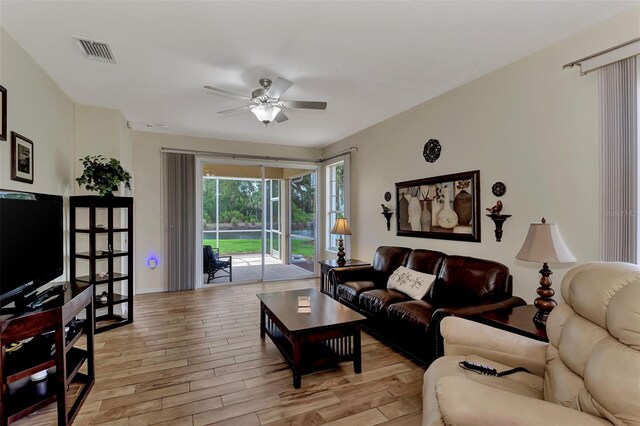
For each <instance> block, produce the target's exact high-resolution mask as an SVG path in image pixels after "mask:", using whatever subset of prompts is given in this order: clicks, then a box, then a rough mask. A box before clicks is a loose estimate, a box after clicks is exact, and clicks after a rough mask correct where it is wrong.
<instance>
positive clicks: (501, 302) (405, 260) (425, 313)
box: [329, 246, 526, 365]
mask: <svg viewBox="0 0 640 426" xmlns="http://www.w3.org/2000/svg"><path fill="white" fill-rule="evenodd" d="M400 266H405V267H407V268H409V269H413V270H415V271H419V272H424V273H428V274H431V275H435V276H436V277H437V278H436V280H435V281H434V283H433V284H432V285H431V287H430V288H429V290H428V291H427V294H426V295H425V296H424V297H423V298H422V300H413V299H411V298H410V297H409V296H407V295H406V294H404V293H401V292H399V291H396V290H393V289H387V281H388V280H389V276H390V275H391V274H392V273H393V272H394V271H395V270H396V269H398V268H399V267H400ZM329 279H330V280H331V281H332V288H333V289H334V292H335V293H334V295H333V296H334V298H335V299H337V300H338V301H340V302H341V303H343V304H345V305H347V306H349V307H351V308H353V309H355V310H357V311H358V312H360V313H362V314H363V315H365V316H366V317H367V319H368V320H367V323H366V325H365V327H366V328H367V329H368V330H370V331H372V332H373V333H374V334H376V335H378V336H379V337H381V338H383V339H384V340H386V341H388V342H389V343H391V344H393V345H394V346H397V347H398V348H399V349H401V350H402V351H404V352H406V353H408V354H409V355H411V356H413V357H415V358H417V359H418V360H419V361H421V362H423V363H425V364H426V365H428V364H430V363H431V362H432V361H433V360H434V359H435V358H436V357H438V356H440V355H442V353H441V352H442V350H441V347H440V345H439V339H441V338H440V336H439V333H438V326H439V322H440V320H441V319H442V318H444V317H446V316H451V315H455V316H462V317H469V316H472V315H477V314H480V313H483V312H487V311H491V310H495V309H503V308H507V307H513V306H521V305H525V304H526V302H525V301H524V300H523V299H521V298H519V297H512V295H511V293H512V278H511V275H509V268H507V267H506V266H505V265H503V264H501V263H498V262H493V261H490V260H483V259H476V258H472V257H463V256H448V255H446V254H444V253H441V252H438V251H432V250H423V249H415V250H412V249H410V248H406V247H390V246H382V247H379V248H378V249H377V250H376V253H375V255H374V258H373V264H372V265H371V266H358V267H348V268H335V269H333V270H332V271H331V272H330V273H329ZM440 341H441V340H440Z"/></svg>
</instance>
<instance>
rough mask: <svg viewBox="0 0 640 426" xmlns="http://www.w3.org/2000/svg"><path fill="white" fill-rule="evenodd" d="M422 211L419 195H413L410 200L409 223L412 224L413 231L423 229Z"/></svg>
mask: <svg viewBox="0 0 640 426" xmlns="http://www.w3.org/2000/svg"><path fill="white" fill-rule="evenodd" d="M421 211H422V209H421V208H420V201H419V200H418V197H411V199H410V200H409V223H410V224H411V230H412V231H420V230H422V225H421V224H420V213H421Z"/></svg>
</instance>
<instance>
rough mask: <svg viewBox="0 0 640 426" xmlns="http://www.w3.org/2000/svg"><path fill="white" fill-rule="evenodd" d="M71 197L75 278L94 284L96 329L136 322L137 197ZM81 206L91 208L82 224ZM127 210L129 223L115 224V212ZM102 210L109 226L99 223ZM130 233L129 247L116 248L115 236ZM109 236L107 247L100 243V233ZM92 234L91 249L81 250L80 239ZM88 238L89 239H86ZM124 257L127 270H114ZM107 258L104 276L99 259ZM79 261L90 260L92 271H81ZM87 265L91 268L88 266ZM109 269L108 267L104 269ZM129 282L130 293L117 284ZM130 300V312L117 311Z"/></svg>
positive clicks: (71, 248)
mask: <svg viewBox="0 0 640 426" xmlns="http://www.w3.org/2000/svg"><path fill="white" fill-rule="evenodd" d="M69 200H70V210H71V212H70V221H71V224H70V228H69V231H70V236H71V238H70V244H69V251H70V253H71V267H70V272H71V278H72V279H73V280H75V281H77V282H83V283H89V284H93V288H94V299H95V300H94V307H95V310H96V312H95V317H96V318H95V321H96V333H100V332H102V331H106V330H110V329H112V328H115V327H119V326H122V325H125V324H130V323H132V322H133V198H131V197H100V196H95V195H87V196H74V197H69ZM81 209H86V210H87V211H88V217H87V221H86V223H83V224H81V225H78V223H77V220H78V213H79V211H80V210H81ZM121 209H124V210H125V211H126V222H127V223H126V226H123V225H124V224H122V223H119V224H116V225H115V226H114V222H115V220H114V214H115V212H118V211H119V210H120V211H121ZM100 210H104V211H105V212H106V221H107V223H106V225H105V227H104V228H103V227H100V228H99V227H98V214H99V211H100ZM117 234H119V235H121V238H122V236H124V237H126V240H127V247H126V249H122V247H120V249H115V248H114V240H115V238H114V237H115V236H116V235H117ZM102 235H104V236H106V237H107V238H106V240H107V241H106V245H107V247H100V248H99V247H98V246H97V240H98V237H99V236H102ZM87 237H88V248H89V249H88V251H81V252H79V251H78V250H77V247H78V241H79V239H81V238H87ZM85 242H87V241H86V240H85ZM116 258H122V259H123V260H122V261H123V262H126V264H127V271H126V274H123V273H121V272H115V271H114V259H116ZM102 259H106V260H107V262H106V263H107V270H106V273H107V275H103V276H100V273H99V271H98V269H97V264H98V261H100V260H102ZM78 262H88V272H89V273H88V275H81V276H78V275H77V269H78V265H79V263H78ZM85 269H87V268H85ZM102 272H105V271H102ZM123 283H125V284H126V289H127V290H126V294H121V292H120V291H116V288H115V286H116V284H123ZM103 292H106V293H107V301H106V302H101V301H100V296H101V295H102V293H103ZM121 304H126V305H127V309H126V315H123V314H121V313H120V314H119V313H116V311H115V309H114V308H115V306H117V305H121Z"/></svg>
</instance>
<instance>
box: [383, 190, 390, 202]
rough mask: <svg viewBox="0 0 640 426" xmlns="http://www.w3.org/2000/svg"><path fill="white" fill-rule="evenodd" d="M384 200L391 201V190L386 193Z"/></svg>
mask: <svg viewBox="0 0 640 426" xmlns="http://www.w3.org/2000/svg"><path fill="white" fill-rule="evenodd" d="M384 200H385V201H391V193H390V192H389V191H387V192H385V193H384Z"/></svg>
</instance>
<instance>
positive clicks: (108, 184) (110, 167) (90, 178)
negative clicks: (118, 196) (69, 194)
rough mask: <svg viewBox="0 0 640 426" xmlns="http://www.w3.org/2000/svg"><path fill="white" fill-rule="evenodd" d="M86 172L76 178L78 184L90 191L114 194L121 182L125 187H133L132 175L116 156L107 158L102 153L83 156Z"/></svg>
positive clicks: (105, 194) (104, 194)
mask: <svg viewBox="0 0 640 426" xmlns="http://www.w3.org/2000/svg"><path fill="white" fill-rule="evenodd" d="M80 161H82V165H83V166H84V172H82V176H80V177H79V178H76V182H78V186H83V185H84V188H85V189H86V190H88V191H97V192H98V193H99V194H100V195H101V196H103V197H104V196H107V195H113V191H117V190H118V188H119V187H120V184H121V183H124V186H125V188H127V189H129V190H130V189H131V175H130V174H129V172H127V171H126V170H125V169H124V168H123V167H122V165H121V164H120V161H118V160H116V159H115V158H110V159H106V158H104V157H103V156H102V155H95V156H93V155H87V156H86V157H84V158H81V159H80Z"/></svg>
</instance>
